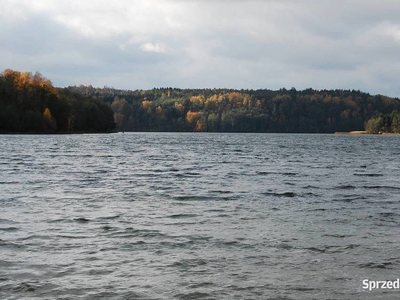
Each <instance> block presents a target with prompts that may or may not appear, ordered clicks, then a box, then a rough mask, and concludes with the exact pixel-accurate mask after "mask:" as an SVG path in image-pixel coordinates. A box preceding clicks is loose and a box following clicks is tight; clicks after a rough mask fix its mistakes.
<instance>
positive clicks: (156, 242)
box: [0, 133, 400, 300]
mask: <svg viewBox="0 0 400 300" xmlns="http://www.w3.org/2000/svg"><path fill="white" fill-rule="evenodd" d="M0 149H1V153H0V299H281V300H283V299H307V300H308V299H399V298H400V291H399V290H391V291H389V290H380V291H373V292H366V291H365V290H363V289H362V280H363V279H370V280H394V279H397V278H399V277H400V210H399V208H400V205H399V204H400V137H398V136H369V135H363V136H347V135H336V136H335V135H294V134H293V135H291V134H287V135H279V134H198V133H196V134H193V133H186V134H184V133H181V134H175V133H135V134H111V135H52V136H45V135H41V136H30V135H24V136H18V135H7V136H0Z"/></svg>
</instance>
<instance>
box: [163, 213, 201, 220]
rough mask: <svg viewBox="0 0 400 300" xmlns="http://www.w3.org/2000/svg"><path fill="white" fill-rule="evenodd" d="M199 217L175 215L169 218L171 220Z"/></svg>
mask: <svg viewBox="0 0 400 300" xmlns="http://www.w3.org/2000/svg"><path fill="white" fill-rule="evenodd" d="M198 216H199V215H196V214H173V215H170V216H167V218H171V219H185V218H194V217H198Z"/></svg>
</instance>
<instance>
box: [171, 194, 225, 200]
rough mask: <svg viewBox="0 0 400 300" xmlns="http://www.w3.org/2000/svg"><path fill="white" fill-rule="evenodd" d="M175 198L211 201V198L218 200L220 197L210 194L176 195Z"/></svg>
mask: <svg viewBox="0 0 400 300" xmlns="http://www.w3.org/2000/svg"><path fill="white" fill-rule="evenodd" d="M173 198H174V199H175V200H179V201H210V200H218V199H220V198H218V197H210V196H190V195H187V196H184V195H182V196H175V197H173Z"/></svg>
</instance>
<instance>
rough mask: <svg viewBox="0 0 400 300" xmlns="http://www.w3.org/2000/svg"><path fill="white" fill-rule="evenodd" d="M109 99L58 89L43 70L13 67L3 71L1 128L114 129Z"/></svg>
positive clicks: (0, 82)
mask: <svg viewBox="0 0 400 300" xmlns="http://www.w3.org/2000/svg"><path fill="white" fill-rule="evenodd" d="M114 128H115V122H114V117H113V111H112V110H111V108H110V106H109V105H107V104H106V103H102V102H101V101H99V100H98V99H95V98H93V97H90V96H84V95H82V94H81V93H74V92H72V91H70V90H69V89H57V88H55V87H53V85H52V83H51V81H50V80H48V79H46V78H44V77H43V76H42V75H41V74H40V73H35V74H32V73H29V72H18V71H13V70H10V69H7V70H5V71H4V72H3V73H1V75H0V132H3V133H13V132H15V133H74V132H110V131H112V130H114Z"/></svg>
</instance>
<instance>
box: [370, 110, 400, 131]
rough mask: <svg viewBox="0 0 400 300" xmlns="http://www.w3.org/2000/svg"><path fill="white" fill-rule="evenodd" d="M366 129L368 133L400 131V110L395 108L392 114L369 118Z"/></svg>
mask: <svg viewBox="0 0 400 300" xmlns="http://www.w3.org/2000/svg"><path fill="white" fill-rule="evenodd" d="M365 130H366V131H367V132H368V133H382V132H385V133H400V112H398V111H397V110H395V111H393V112H392V113H390V114H385V115H384V114H379V115H378V116H376V117H375V118H371V119H369V120H368V122H367V124H366V125H365Z"/></svg>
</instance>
